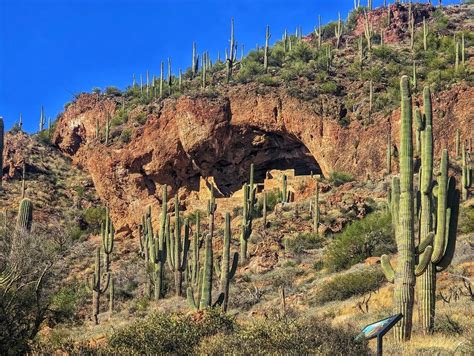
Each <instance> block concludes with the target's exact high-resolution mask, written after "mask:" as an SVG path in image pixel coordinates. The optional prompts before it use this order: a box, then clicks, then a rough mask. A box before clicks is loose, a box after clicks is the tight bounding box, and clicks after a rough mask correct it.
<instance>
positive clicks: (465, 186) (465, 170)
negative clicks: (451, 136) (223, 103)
mask: <svg viewBox="0 0 474 356" xmlns="http://www.w3.org/2000/svg"><path fill="white" fill-rule="evenodd" d="M471 179H472V169H471V168H470V167H469V164H468V162H467V153H466V146H465V145H464V144H463V145H462V177H461V190H462V199H463V200H467V198H468V195H469V188H470V187H471Z"/></svg>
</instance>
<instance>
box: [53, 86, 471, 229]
mask: <svg viewBox="0 0 474 356" xmlns="http://www.w3.org/2000/svg"><path fill="white" fill-rule="evenodd" d="M473 97H474V89H473V88H472V87H468V86H465V85H458V86H455V87H453V88H452V89H451V90H449V91H447V92H443V93H441V94H439V95H436V96H435V97H433V107H434V135H435V140H436V141H435V142H436V147H435V154H436V155H439V152H440V150H441V148H443V147H447V148H449V149H450V151H451V152H453V151H454V141H455V131H456V129H457V128H460V129H461V132H462V133H463V134H464V135H465V137H462V139H463V140H464V139H467V138H468V137H467V135H468V133H469V132H470V128H471V129H472V127H473V124H474V119H473V115H472V112H471V109H470V108H471V107H472V98H473ZM117 109H118V104H117V103H115V102H114V101H113V100H111V99H101V98H100V97H99V96H98V95H89V94H83V95H81V96H80V97H79V98H78V100H77V101H76V102H75V103H73V104H71V105H70V106H69V107H68V108H67V110H66V111H65V112H64V114H63V115H62V116H61V118H60V119H59V121H58V124H57V127H56V130H55V133H54V137H53V142H54V143H55V144H56V145H57V146H58V147H59V148H60V149H61V150H62V151H63V152H64V153H65V154H67V155H69V156H71V158H72V159H73V161H74V162H75V163H76V164H77V165H79V166H82V167H84V168H85V169H86V170H87V171H88V172H89V173H90V174H91V176H92V178H93V181H94V184H95V186H96V189H97V192H98V194H99V196H100V197H101V198H102V199H103V200H104V201H106V202H107V204H108V205H109V206H110V208H111V212H112V217H113V218H114V222H115V224H116V226H117V228H118V231H119V232H123V233H126V234H129V233H132V232H133V231H134V230H135V224H136V223H137V222H138V221H139V217H140V215H141V214H142V212H143V210H144V208H145V207H146V206H147V205H148V204H152V205H153V206H154V208H156V209H159V203H160V201H159V200H160V196H161V188H160V187H161V185H163V184H168V185H169V190H170V192H169V193H170V194H174V193H176V192H177V191H178V189H179V194H180V197H181V199H182V200H184V199H185V198H186V196H188V195H189V194H190V193H191V192H192V191H196V190H198V188H199V178H200V177H201V176H203V177H208V176H213V177H214V178H215V181H216V183H217V184H218V186H219V189H220V190H221V191H222V192H223V193H224V194H229V193H230V192H232V191H234V190H236V189H238V188H240V186H241V184H242V183H243V182H244V181H246V180H247V177H248V170H249V166H250V163H251V162H254V163H255V165H256V167H257V172H256V175H257V179H258V180H262V181H263V178H264V175H265V171H266V170H270V169H271V168H280V169H285V168H296V170H297V172H298V170H299V171H300V172H301V173H309V171H313V172H315V173H322V174H323V175H325V176H327V175H328V174H330V173H331V172H333V171H344V172H349V173H351V174H353V175H355V176H357V177H359V178H365V177H366V176H367V175H370V176H371V177H382V176H383V174H384V171H385V152H386V140H387V135H388V134H391V135H392V138H393V143H394V145H395V146H397V145H398V142H397V140H398V130H399V112H398V111H395V112H393V113H392V114H391V115H390V116H387V117H384V116H381V115H377V114H376V115H374V117H373V120H374V123H373V124H371V125H368V126H363V125H362V124H361V123H359V122H352V123H351V124H350V125H349V126H348V127H346V128H344V127H341V126H340V125H339V124H338V121H337V118H338V117H339V116H340V111H341V110H343V107H342V104H340V103H339V102H338V100H337V99H332V100H331V99H329V100H328V101H327V102H321V105H320V107H315V105H314V104H308V103H307V102H304V101H301V100H298V99H295V98H293V97H290V96H288V95H287V94H286V93H285V92H283V91H279V90H276V91H274V92H272V93H267V94H260V93H259V92H258V91H257V90H256V88H255V87H252V85H239V86H234V87H232V88H231V89H229V90H228V91H227V92H226V95H223V96H220V97H213V98H208V97H181V98H179V99H167V100H165V101H164V102H163V104H162V106H161V107H155V108H152V109H150V111H152V112H151V113H150V114H148V117H147V121H146V123H145V124H144V125H143V126H138V125H135V126H138V127H134V128H132V134H131V140H130V142H129V143H127V144H124V143H119V142H117V140H115V141H114V143H112V144H110V145H109V146H106V145H104V144H103V143H100V141H99V140H98V139H97V138H96V137H95V136H96V123H97V122H98V123H99V126H100V127H103V126H104V124H105V121H106V115H107V114H110V115H112V116H113V115H114V113H115V111H116V110H117ZM112 135H113V130H112ZM393 164H394V169H396V167H395V166H396V164H397V162H396V160H394V162H393Z"/></svg>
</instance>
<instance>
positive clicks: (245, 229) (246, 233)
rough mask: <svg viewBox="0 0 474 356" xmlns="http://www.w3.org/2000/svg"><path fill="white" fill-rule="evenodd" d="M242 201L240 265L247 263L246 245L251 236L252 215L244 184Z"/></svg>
mask: <svg viewBox="0 0 474 356" xmlns="http://www.w3.org/2000/svg"><path fill="white" fill-rule="evenodd" d="M243 190H244V200H243V210H242V232H241V234H240V263H242V264H243V263H245V262H247V259H248V254H247V244H248V239H249V237H250V235H251V234H252V220H253V217H252V214H251V210H250V187H249V185H248V184H244V187H243Z"/></svg>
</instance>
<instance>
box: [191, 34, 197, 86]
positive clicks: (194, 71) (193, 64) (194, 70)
mask: <svg viewBox="0 0 474 356" xmlns="http://www.w3.org/2000/svg"><path fill="white" fill-rule="evenodd" d="M198 57H199V56H198V54H197V50H196V42H193V59H192V62H191V72H192V74H193V78H194V77H195V76H196V74H197V72H198V69H199V59H198Z"/></svg>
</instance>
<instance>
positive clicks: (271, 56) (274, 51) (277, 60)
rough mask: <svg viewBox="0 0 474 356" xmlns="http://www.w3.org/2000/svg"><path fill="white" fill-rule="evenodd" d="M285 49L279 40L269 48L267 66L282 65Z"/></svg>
mask: <svg viewBox="0 0 474 356" xmlns="http://www.w3.org/2000/svg"><path fill="white" fill-rule="evenodd" d="M285 56H286V53H285V50H284V48H283V44H282V43H281V42H279V43H277V44H276V45H275V46H273V47H272V48H270V50H269V53H268V66H270V67H278V68H280V67H282V66H283V62H284V61H285Z"/></svg>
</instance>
